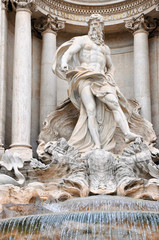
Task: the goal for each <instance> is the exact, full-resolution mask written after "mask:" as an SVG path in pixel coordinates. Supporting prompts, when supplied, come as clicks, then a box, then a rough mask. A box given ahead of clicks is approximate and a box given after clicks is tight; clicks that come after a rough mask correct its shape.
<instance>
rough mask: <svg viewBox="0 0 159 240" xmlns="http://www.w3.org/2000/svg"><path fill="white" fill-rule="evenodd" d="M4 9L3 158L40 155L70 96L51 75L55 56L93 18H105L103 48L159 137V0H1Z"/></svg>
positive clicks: (0, 144)
mask: <svg viewBox="0 0 159 240" xmlns="http://www.w3.org/2000/svg"><path fill="white" fill-rule="evenodd" d="M0 4H1V19H0V26H1V42H0V53H1V60H0V61H1V65H0V66H1V67H0V71H1V72H0V74H1V78H0V81H1V84H0V151H1V152H2V153H3V152H4V148H7V149H8V148H10V149H11V151H12V152H19V151H20V153H22V152H23V153H22V157H24V159H25V158H26V156H31V155H32V153H34V155H36V148H37V143H36V140H37V139H38V135H39V133H40V129H41V127H42V122H43V121H44V119H45V117H46V115H47V114H48V113H50V112H51V111H52V110H54V109H55V108H56V105H58V104H60V103H61V102H62V101H63V100H65V99H66V98H67V96H68V94H67V89H68V85H67V82H64V81H62V80H60V79H56V77H55V76H54V74H53V72H52V71H51V69H50V66H51V64H52V61H53V58H54V54H55V50H56V48H57V47H59V46H60V45H61V44H62V43H64V42H66V41H67V40H70V39H71V38H72V37H74V36H77V35H78V36H79V35H83V34H86V32H87V30H88V29H87V23H86V21H87V20H88V18H89V16H90V15H91V14H92V13H98V14H101V15H102V16H103V17H104V20H105V24H104V35H105V43H106V44H107V45H108V46H109V47H110V49H111V57H112V61H113V63H114V66H115V69H116V71H115V79H116V82H117V84H118V86H119V88H120V90H121V92H122V93H123V94H124V96H125V97H126V98H128V99H137V100H138V101H139V102H140V103H141V105H142V110H141V112H142V114H143V116H144V117H145V118H147V119H148V120H151V122H152V123H153V125H154V129H155V132H156V135H157V136H159V128H158V114H159V98H158V96H159V89H158V77H159V76H158V72H159V69H158V66H159V56H158V43H159V36H158V18H159V16H158V1H157V0H146V1H143V0H133V1H130V0H126V1H120V0H118V1H117V0H114V1H110V0H109V1H102V0H101V1H74V0H69V1H65V0H62V1H59V0H56V1H47V0H45V1H40V0H35V1H34V0H32V1H27V0H11V1H5V0H3V1H1V3H0ZM48 14H49V15H48ZM56 17H57V18H58V19H56ZM23 21H24V24H23ZM39 21H40V22H39ZM128 22H129V26H128ZM130 23H131V24H130ZM130 25H131V26H130ZM139 25H140V26H139ZM64 26H65V28H64ZM31 27H32V31H31ZM138 28H140V30H138ZM59 30H60V31H59ZM128 30H130V31H131V32H133V33H130V32H129V31H128ZM55 32H56V33H55ZM28 154H29V155H28Z"/></svg>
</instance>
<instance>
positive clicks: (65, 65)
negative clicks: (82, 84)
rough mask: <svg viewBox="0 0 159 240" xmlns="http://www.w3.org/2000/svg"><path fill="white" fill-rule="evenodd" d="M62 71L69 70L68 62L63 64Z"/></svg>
mask: <svg viewBox="0 0 159 240" xmlns="http://www.w3.org/2000/svg"><path fill="white" fill-rule="evenodd" d="M61 71H62V72H66V71H68V64H67V63H64V64H61Z"/></svg>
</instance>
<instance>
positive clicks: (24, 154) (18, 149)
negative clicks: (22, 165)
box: [9, 144, 33, 162]
mask: <svg viewBox="0 0 159 240" xmlns="http://www.w3.org/2000/svg"><path fill="white" fill-rule="evenodd" d="M9 151H10V152H11V153H12V154H14V153H17V154H18V155H19V157H20V158H21V159H22V160H23V161H24V162H25V161H28V160H29V159H30V158H32V155H33V152H32V148H31V146H29V145H28V146H18V145H13V144H12V145H10V149H9Z"/></svg>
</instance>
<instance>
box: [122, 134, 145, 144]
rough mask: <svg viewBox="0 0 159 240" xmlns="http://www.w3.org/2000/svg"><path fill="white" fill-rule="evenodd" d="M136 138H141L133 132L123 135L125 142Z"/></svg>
mask: <svg viewBox="0 0 159 240" xmlns="http://www.w3.org/2000/svg"><path fill="white" fill-rule="evenodd" d="M136 138H142V137H141V136H140V135H137V134H135V133H132V132H129V133H128V134H126V135H125V142H126V143H130V142H132V141H135V139H136Z"/></svg>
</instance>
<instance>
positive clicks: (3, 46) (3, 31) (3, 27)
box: [0, 0, 8, 156]
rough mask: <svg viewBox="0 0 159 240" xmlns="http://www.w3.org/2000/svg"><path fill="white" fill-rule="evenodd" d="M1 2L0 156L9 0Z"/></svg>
mask: <svg viewBox="0 0 159 240" xmlns="http://www.w3.org/2000/svg"><path fill="white" fill-rule="evenodd" d="M0 4H1V19H0V23H1V24H0V29H1V41H0V156H1V155H2V154H3V153H4V139H5V119H6V81H7V28H8V20H7V1H5V0H2V2H1V3H0Z"/></svg>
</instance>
